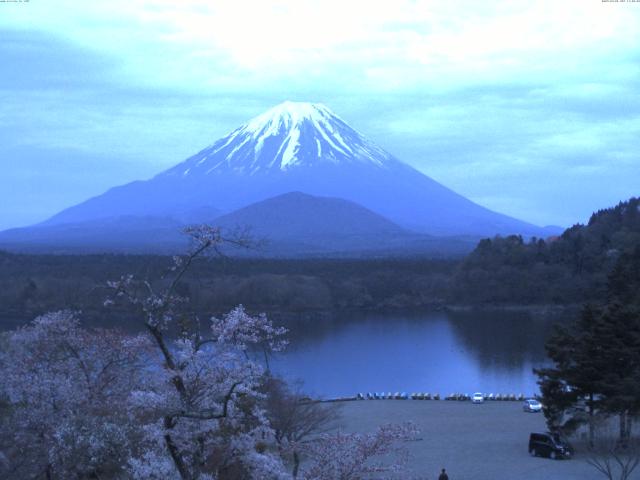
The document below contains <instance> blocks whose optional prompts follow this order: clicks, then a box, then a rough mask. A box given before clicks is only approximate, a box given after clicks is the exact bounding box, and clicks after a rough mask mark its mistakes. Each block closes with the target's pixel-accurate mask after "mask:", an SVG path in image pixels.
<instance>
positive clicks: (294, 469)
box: [293, 450, 300, 479]
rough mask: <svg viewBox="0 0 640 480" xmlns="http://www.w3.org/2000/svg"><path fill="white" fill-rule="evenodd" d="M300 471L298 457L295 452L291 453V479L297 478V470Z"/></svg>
mask: <svg viewBox="0 0 640 480" xmlns="http://www.w3.org/2000/svg"><path fill="white" fill-rule="evenodd" d="M299 469H300V457H299V456H298V452H297V450H294V451H293V478H294V479H295V478H298V470H299Z"/></svg>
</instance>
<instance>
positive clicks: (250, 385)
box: [107, 226, 286, 480]
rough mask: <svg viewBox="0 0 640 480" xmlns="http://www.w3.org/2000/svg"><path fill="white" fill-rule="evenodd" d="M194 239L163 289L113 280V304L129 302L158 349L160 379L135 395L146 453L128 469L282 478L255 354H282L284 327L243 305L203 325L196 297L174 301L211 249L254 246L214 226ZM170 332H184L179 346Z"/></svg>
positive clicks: (139, 473) (153, 474)
mask: <svg viewBox="0 0 640 480" xmlns="http://www.w3.org/2000/svg"><path fill="white" fill-rule="evenodd" d="M188 233H189V234H190V235H191V238H192V240H193V242H194V245H193V248H192V250H191V251H190V252H189V253H188V254H187V255H185V256H182V257H174V265H173V267H172V269H171V272H170V274H169V277H170V278H169V280H168V282H166V283H165V285H166V286H164V288H163V289H162V290H161V291H156V290H155V289H154V287H153V286H152V284H151V283H150V282H149V281H146V280H137V279H135V278H134V277H133V276H131V275H128V276H125V277H122V278H121V279H120V280H119V281H115V282H110V283H109V286H110V288H111V289H112V290H113V293H114V295H113V298H112V299H110V300H108V302H107V303H114V302H115V301H117V300H124V301H125V302H128V303H129V304H131V305H133V306H134V307H136V308H137V309H138V312H139V313H140V315H141V317H142V320H143V323H144V326H145V328H146V330H147V331H148V332H149V334H150V336H151V338H152V341H153V343H154V345H155V347H156V350H157V352H158V355H157V359H158V362H159V365H158V368H157V374H155V375H152V376H150V377H149V379H148V381H147V383H145V384H142V385H140V387H139V388H137V389H136V390H135V391H134V392H133V394H132V404H133V407H134V409H135V411H136V412H143V414H142V415H140V419H141V421H144V431H145V433H146V434H145V439H144V445H145V449H144V452H143V454H142V455H141V456H140V457H137V458H133V459H132V460H131V462H130V467H131V469H132V472H133V473H134V474H135V476H136V477H137V478H162V477H163V475H168V474H169V472H171V471H173V472H174V474H175V475H174V476H177V477H178V478H181V479H183V480H186V479H198V478H206V476H207V475H212V476H213V477H214V478H219V479H224V478H265V479H267V478H284V476H285V474H284V466H283V465H282V462H281V460H280V458H279V457H278V456H277V455H275V454H274V453H272V452H270V451H269V450H268V449H266V448H265V445H266V443H267V441H268V439H270V438H272V435H273V432H272V430H271V428H270V426H269V422H268V420H267V418H266V417H265V415H264V410H263V408H262V407H261V405H260V403H261V400H262V398H263V395H262V394H261V393H260V391H259V387H260V384H261V381H262V378H263V375H264V369H263V367H262V366H261V365H260V364H259V363H258V362H257V361H254V360H252V359H251V356H250V355H249V351H250V348H251V346H252V345H260V346H262V347H263V348H264V347H265V346H266V347H267V348H268V349H269V350H271V351H278V350H281V349H282V348H283V347H284V345H285V343H286V342H285V341H284V339H283V335H284V333H285V330H284V329H283V328H275V327H274V326H273V325H272V323H271V322H270V321H269V320H268V319H267V317H266V316H265V315H258V316H251V315H248V314H247V313H246V312H245V310H244V308H243V307H242V306H239V307H237V308H235V309H233V310H232V311H231V312H229V313H228V314H226V315H224V316H223V317H222V318H215V317H214V318H211V319H210V320H209V321H208V322H207V323H208V328H206V329H204V328H201V322H200V320H199V318H198V317H197V316H196V315H194V314H193V313H192V312H190V311H189V309H188V299H186V298H183V297H181V296H179V295H178V294H176V286H177V285H178V282H179V281H180V280H181V279H182V278H183V276H184V275H185V274H186V272H187V271H188V269H189V268H190V267H191V266H192V264H193V262H194V261H195V259H196V258H198V257H200V256H202V255H204V254H205V253H206V252H207V251H208V250H213V251H216V252H219V250H220V248H221V246H222V245H224V244H228V243H231V244H233V245H239V246H244V245H246V241H245V239H238V238H231V239H230V238H224V237H223V236H222V235H221V232H220V230H219V229H217V228H211V227H207V226H201V227H196V228H192V229H190V230H189V231H188ZM170 327H174V328H175V327H177V328H178V329H179V333H178V335H177V339H175V340H170V336H169V335H168V331H169V329H170ZM166 457H168V458H169V459H170V460H171V461H170V462H168V461H167V458H166ZM156 467H157V468H156Z"/></svg>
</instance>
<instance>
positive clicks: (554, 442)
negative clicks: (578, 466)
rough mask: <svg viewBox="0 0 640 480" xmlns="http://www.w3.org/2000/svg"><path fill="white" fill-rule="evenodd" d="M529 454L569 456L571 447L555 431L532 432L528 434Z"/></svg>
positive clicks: (557, 456)
mask: <svg viewBox="0 0 640 480" xmlns="http://www.w3.org/2000/svg"><path fill="white" fill-rule="evenodd" d="M529 454H530V455H531V456H533V457H549V458H551V459H552V460H555V459H558V458H571V456H572V455H573V448H572V447H571V445H570V444H569V442H567V441H566V440H565V439H563V438H562V437H561V436H560V435H559V434H557V433H549V432H545V433H532V434H531V435H529Z"/></svg>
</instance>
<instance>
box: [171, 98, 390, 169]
mask: <svg viewBox="0 0 640 480" xmlns="http://www.w3.org/2000/svg"><path fill="white" fill-rule="evenodd" d="M323 163H328V164H334V165H338V164H358V163H360V164H368V165H371V166H374V167H377V168H386V167H387V166H388V165H389V164H392V163H397V160H395V159H394V158H393V157H391V155H389V154H388V153H386V152H385V151H384V150H382V149H381V148H380V147H378V146H377V145H375V144H374V143H373V142H371V141H369V140H367V139H366V138H365V137H364V136H362V135H361V134H359V133H358V132H356V131H355V130H354V129H352V128H351V127H350V126H349V125H347V124H346V123H345V122H344V121H343V120H342V119H340V118H339V117H338V116H337V115H335V114H334V113H333V112H331V110H329V109H328V108H327V107H325V106H324V105H321V104H315V103H300V102H297V103H296V102H284V103H281V104H280V105H277V106H275V107H273V108H272V109H270V110H268V111H267V112H265V113H263V114H261V115H258V116H257V117H255V118H253V119H252V120H250V121H249V122H247V123H245V124H244V125H242V126H241V127H239V128H238V129H236V130H234V131H233V132H231V133H230V134H229V135H227V136H226V137H224V138H221V139H220V140H218V141H217V142H216V143H214V144H213V145H211V146H210V147H208V148H206V149H204V150H202V151H201V152H200V153H198V154H197V155H195V156H193V157H191V158H190V159H189V160H187V161H186V162H183V163H181V164H179V165H177V166H176V167H174V168H172V169H170V170H168V171H167V172H165V173H164V174H163V175H169V176H172V175H183V176H196V175H212V174H219V173H224V172H229V171H231V172H235V173H242V174H247V175H256V174H264V173H268V172H274V171H275V172H277V171H286V170H290V169H292V168H295V167H301V166H312V165H321V164H323Z"/></svg>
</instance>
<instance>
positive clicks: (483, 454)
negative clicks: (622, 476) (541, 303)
mask: <svg viewBox="0 0 640 480" xmlns="http://www.w3.org/2000/svg"><path fill="white" fill-rule="evenodd" d="M341 405H342V408H341V413H342V418H341V420H340V426H341V428H342V429H343V430H345V431H356V432H368V431H371V430H374V429H375V428H376V427H377V426H378V425H380V424H383V423H398V422H407V421H411V422H413V423H414V424H415V425H417V427H418V428H419V429H420V432H421V433H420V438H421V440H419V441H416V442H410V443H409V444H408V446H409V450H410V452H411V455H412V458H411V460H410V466H411V469H412V471H413V472H414V473H415V474H418V475H420V476H421V477H424V476H426V478H427V479H428V480H432V479H437V478H438V473H439V472H440V469H441V468H442V467H445V468H446V469H447V472H448V473H449V478H450V479H451V480H495V479H505V480H517V479H527V480H556V479H557V480H592V479H593V480H598V479H600V478H603V477H602V475H601V474H599V473H598V472H597V471H596V470H595V469H594V468H593V467H592V466H590V465H588V464H587V463H586V461H585V457H584V456H583V455H581V454H580V452H577V454H576V457H575V458H573V459H571V460H555V461H554V460H550V459H547V458H534V457H531V456H529V453H528V452H527V446H528V441H529V434H530V433H531V432H543V431H545V430H546V428H545V424H544V417H543V415H542V413H525V412H523V411H522V402H485V403H484V404H481V405H473V404H471V403H470V402H457V401H443V400H441V401H428V400H360V401H353V402H341ZM633 478H636V477H635V476H634V477H633Z"/></svg>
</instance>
